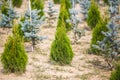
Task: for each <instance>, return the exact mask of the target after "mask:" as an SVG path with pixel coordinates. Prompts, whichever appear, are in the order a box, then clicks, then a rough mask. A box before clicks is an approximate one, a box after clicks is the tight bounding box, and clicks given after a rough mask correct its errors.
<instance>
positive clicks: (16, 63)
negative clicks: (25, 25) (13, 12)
mask: <svg viewBox="0 0 120 80" xmlns="http://www.w3.org/2000/svg"><path fill="white" fill-rule="evenodd" d="M17 30H18V27H17V26H16V25H15V26H14V29H13V36H10V37H9V38H8V40H7V43H6V44H5V49H4V52H3V53H2V55H1V61H2V64H3V67H4V70H5V72H7V73H8V72H10V73H11V72H15V73H22V72H25V70H26V64H27V61H28V58H27V55H26V52H25V49H24V44H23V40H21V39H20V36H19V35H18V33H19V32H18V31H17Z"/></svg>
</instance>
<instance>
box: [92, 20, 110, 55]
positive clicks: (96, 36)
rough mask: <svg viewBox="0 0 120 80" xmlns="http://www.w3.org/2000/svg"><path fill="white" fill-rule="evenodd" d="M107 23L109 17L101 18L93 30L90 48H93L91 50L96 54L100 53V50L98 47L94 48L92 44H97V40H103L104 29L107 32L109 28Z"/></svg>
mask: <svg viewBox="0 0 120 80" xmlns="http://www.w3.org/2000/svg"><path fill="white" fill-rule="evenodd" d="M107 23H108V20H107V19H105V20H100V21H99V22H98V24H97V25H96V27H95V28H94V30H93V33H92V40H91V44H90V48H91V50H92V52H93V53H94V54H98V53H99V50H98V49H96V48H93V47H92V45H93V44H95V45H97V41H101V40H103V38H104V35H103V34H102V31H105V32H106V31H107V30H108V29H107Z"/></svg>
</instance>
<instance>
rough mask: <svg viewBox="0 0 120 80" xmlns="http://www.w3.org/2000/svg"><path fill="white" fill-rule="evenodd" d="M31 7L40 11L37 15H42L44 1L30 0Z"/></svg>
mask: <svg viewBox="0 0 120 80" xmlns="http://www.w3.org/2000/svg"><path fill="white" fill-rule="evenodd" d="M31 7H32V9H37V10H40V12H39V13H38V14H39V15H40V16H43V15H44V11H43V9H44V0H31Z"/></svg>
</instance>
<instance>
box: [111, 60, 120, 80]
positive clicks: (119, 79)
mask: <svg viewBox="0 0 120 80" xmlns="http://www.w3.org/2000/svg"><path fill="white" fill-rule="evenodd" d="M110 80H120V62H119V63H117V65H116V68H115V70H114V71H113V72H112V73H111V77H110Z"/></svg>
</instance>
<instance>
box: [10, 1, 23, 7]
mask: <svg viewBox="0 0 120 80" xmlns="http://www.w3.org/2000/svg"><path fill="white" fill-rule="evenodd" d="M22 2H23V0H12V4H13V6H14V7H18V8H19V7H21V5H22Z"/></svg>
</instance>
